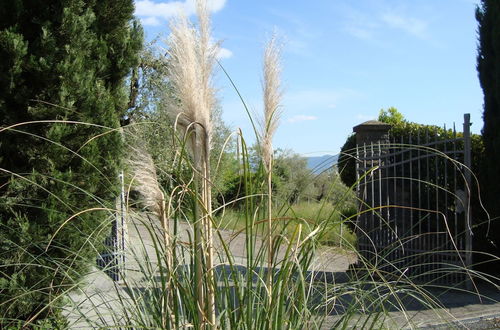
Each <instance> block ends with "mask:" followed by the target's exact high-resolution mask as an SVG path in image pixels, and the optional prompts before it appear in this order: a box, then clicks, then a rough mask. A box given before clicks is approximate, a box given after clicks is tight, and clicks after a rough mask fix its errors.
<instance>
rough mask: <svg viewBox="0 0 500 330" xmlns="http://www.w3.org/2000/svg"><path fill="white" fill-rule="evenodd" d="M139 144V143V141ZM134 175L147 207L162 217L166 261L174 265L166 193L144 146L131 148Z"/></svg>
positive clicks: (131, 165) (169, 264) (129, 163)
mask: <svg viewBox="0 0 500 330" xmlns="http://www.w3.org/2000/svg"><path fill="white" fill-rule="evenodd" d="M137 144H139V143H137ZM126 162H127V165H128V167H129V168H130V170H131V172H132V175H133V182H132V184H133V186H134V187H135V189H136V190H137V191H138V192H139V194H140V196H141V201H142V203H143V204H144V206H145V207H147V208H148V209H149V210H151V211H152V212H153V213H155V214H156V216H157V217H158V218H159V219H160V221H161V224H162V227H163V240H164V243H165V261H166V262H167V265H168V266H169V267H171V266H172V246H171V243H170V228H169V222H168V219H167V215H166V211H167V210H166V209H165V195H164V193H163V191H162V190H161V188H160V185H159V183H158V177H157V175H156V167H155V164H154V162H153V159H152V158H151V155H150V154H149V153H148V152H147V151H146V150H145V149H143V148H141V147H138V146H134V147H132V148H131V151H130V153H129V157H128V159H127V160H126Z"/></svg>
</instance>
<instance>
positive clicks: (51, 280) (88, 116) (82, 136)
mask: <svg viewBox="0 0 500 330" xmlns="http://www.w3.org/2000/svg"><path fill="white" fill-rule="evenodd" d="M2 6H3V8H2V9H3V10H2V12H1V14H0V45H1V46H0V58H2V61H1V63H0V127H2V128H7V129H5V130H2V131H0V135H1V141H2V142H1V144H0V154H1V155H4V157H2V158H1V160H0V169H1V173H0V195H1V198H2V203H1V205H0V241H1V242H2V244H0V265H8V266H2V269H1V270H0V283H1V287H0V301H1V302H3V303H2V304H0V318H2V319H7V318H17V319H21V320H27V319H30V318H33V320H36V319H43V318H44V317H45V316H47V315H50V314H54V313H55V311H54V310H55V309H54V308H55V307H56V306H55V305H54V304H52V302H50V301H51V298H50V297H51V296H52V295H57V293H58V292H61V291H63V290H65V286H69V285H72V284H73V283H75V282H76V281H78V279H79V278H78V276H76V275H74V274H78V273H79V270H81V269H83V268H85V267H86V265H87V264H88V263H89V262H90V263H93V260H95V247H92V246H91V245H92V244H94V243H95V244H99V242H100V241H102V238H103V235H104V234H106V230H105V228H106V226H105V223H106V222H107V221H108V220H109V216H110V212H106V211H103V210H100V211H98V210H96V211H93V212H84V213H81V214H79V215H78V216H76V217H75V218H72V219H71V220H70V221H68V222H67V223H65V221H66V220H68V219H69V218H70V216H72V215H75V214H77V213H78V212H81V211H83V210H86V209H90V208H114V199H115V197H116V192H117V174H118V168H119V166H120V158H121V153H122V151H121V150H122V149H121V146H122V141H121V136H120V134H119V132H118V131H117V130H116V128H118V127H119V120H120V118H121V116H123V115H124V113H125V110H126V106H127V99H126V97H125V96H126V93H125V89H124V88H123V87H124V85H123V83H124V79H125V77H126V75H127V74H128V72H129V70H130V68H131V66H132V65H133V64H134V63H135V62H136V61H137V52H138V50H139V49H140V47H141V43H142V31H141V29H140V27H139V26H138V25H137V24H136V23H134V22H132V18H133V16H132V15H133V10H134V9H133V3H132V1H130V0H120V1H87V2H84V1H77V0H72V1H55V2H54V1H52V2H50V3H45V2H37V1H29V2H26V1H9V2H7V4H3V5H2ZM55 120H59V121H64V122H51V123H47V122H45V123H30V124H25V125H21V126H18V127H16V128H8V127H9V126H10V125H15V124H18V123H23V122H29V121H55ZM71 121H72V122H84V123H85V124H75V123H71ZM63 224H64V225H63ZM56 232H57V235H56V236H55V237H54V236H53V235H54V233H56ZM51 240H52V241H51ZM49 242H50V244H49ZM91 243H92V244H91ZM75 253H77V256H78V257H76V255H75ZM69 266H71V269H72V270H73V271H74V272H73V273H71V274H69V273H65V271H67V268H68V267H69ZM6 283H9V284H8V285H6ZM26 291H28V292H31V293H30V294H27V295H25V296H23V294H24V292H26ZM13 297H22V298H21V299H15V300H14V303H12V304H9V303H4V302H8V301H10V299H12V298H13ZM33 320H32V321H33Z"/></svg>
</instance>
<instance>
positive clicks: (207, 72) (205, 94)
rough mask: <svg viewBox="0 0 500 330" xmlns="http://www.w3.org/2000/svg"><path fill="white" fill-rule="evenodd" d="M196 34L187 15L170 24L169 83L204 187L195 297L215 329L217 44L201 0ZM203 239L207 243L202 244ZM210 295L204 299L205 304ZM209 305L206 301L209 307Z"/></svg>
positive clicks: (198, 226) (197, 230) (197, 227)
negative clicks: (212, 117)
mask: <svg viewBox="0 0 500 330" xmlns="http://www.w3.org/2000/svg"><path fill="white" fill-rule="evenodd" d="M196 5H197V14H198V29H196V28H195V27H194V26H193V25H192V24H191V23H190V22H189V20H188V19H187V17H186V16H185V15H179V16H178V17H177V18H176V19H175V20H174V21H173V22H172V24H171V25H170V29H171V35H170V39H169V40H168V46H169V50H168V54H169V56H170V62H169V78H170V81H171V83H172V85H173V87H174V91H175V93H176V97H177V98H178V99H179V101H180V106H179V107H178V108H177V109H175V111H174V113H173V115H174V116H178V115H179V114H181V116H180V117H183V120H181V121H179V123H180V124H181V125H182V126H184V128H185V129H186V130H188V131H189V130H191V137H192V139H191V147H192V153H193V160H194V167H195V172H196V173H197V176H198V179H197V181H199V182H200V183H201V187H200V192H201V199H202V204H203V205H201V207H200V209H201V211H202V212H201V213H202V216H201V224H200V221H199V220H198V219H197V220H196V221H195V224H194V225H195V239H196V238H197V237H198V239H197V242H195V244H196V246H197V251H198V252H197V262H196V263H197V272H196V273H197V274H201V273H202V271H203V273H204V274H205V275H206V276H205V279H206V281H205V282H206V283H207V284H206V286H205V290H204V289H203V283H202V278H201V277H199V278H198V279H197V292H198V304H199V308H200V310H199V315H200V318H203V319H206V321H207V323H208V324H209V325H210V326H215V298H214V295H215V293H214V287H213V284H214V281H213V278H214V276H213V234H212V224H211V217H212V205H211V196H212V193H211V185H210V149H211V134H212V123H211V121H210V114H211V110H212V109H213V107H214V104H215V89H214V88H213V86H212V75H213V69H214V65H215V56H216V54H217V51H218V45H217V44H213V43H212V41H211V37H210V33H211V26H210V15H209V12H208V9H207V5H206V2H205V0H198V1H197V3H196ZM201 237H203V239H202V240H201ZM202 255H204V256H205V263H204V264H205V266H204V269H201V268H200V267H201V265H202V260H201V256H202ZM205 295H206V299H205ZM205 301H207V302H208V304H207V305H205Z"/></svg>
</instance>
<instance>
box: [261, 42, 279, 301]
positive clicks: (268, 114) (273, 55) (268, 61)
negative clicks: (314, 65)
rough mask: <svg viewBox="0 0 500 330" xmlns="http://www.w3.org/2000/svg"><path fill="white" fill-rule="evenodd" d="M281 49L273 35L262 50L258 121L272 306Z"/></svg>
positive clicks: (268, 280)
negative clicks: (260, 114)
mask: <svg viewBox="0 0 500 330" xmlns="http://www.w3.org/2000/svg"><path fill="white" fill-rule="evenodd" d="M280 53H281V48H280V46H279V45H278V41H277V38H276V36H275V35H273V36H272V37H271V39H270V40H269V42H268V44H267V46H266V48H265V50H264V65H263V75H264V77H263V96H264V116H263V119H262V120H261V123H260V124H261V125H260V126H261V133H260V142H261V146H260V148H261V153H262V161H263V163H264V166H265V168H266V171H267V196H268V199H267V217H268V219H267V250H268V251H267V258H268V260H267V265H268V272H267V280H266V284H267V287H268V294H269V305H270V306H271V305H272V273H273V272H272V265H273V258H274V255H273V254H274V253H273V234H272V184H271V178H272V167H273V145H272V140H273V136H274V134H275V133H276V130H277V129H278V125H279V120H280V117H281V114H282V108H281V98H282V94H283V92H282V88H281V79H280V74H281V64H280Z"/></svg>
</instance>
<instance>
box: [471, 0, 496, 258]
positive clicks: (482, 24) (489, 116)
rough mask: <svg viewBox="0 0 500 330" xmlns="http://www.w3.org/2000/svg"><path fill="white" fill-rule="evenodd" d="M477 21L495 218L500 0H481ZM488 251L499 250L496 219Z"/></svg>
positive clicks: (485, 182) (487, 175) (488, 190)
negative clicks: (490, 247)
mask: <svg viewBox="0 0 500 330" xmlns="http://www.w3.org/2000/svg"><path fill="white" fill-rule="evenodd" d="M476 19H477V22H478V25H479V26H478V34H479V44H478V55H477V71H478V75H479V82H480V83H481V87H482V89H483V94H484V110H483V120H484V126H483V130H482V135H483V141H484V149H485V154H484V170H483V171H481V173H479V174H480V178H481V185H482V186H481V188H482V191H483V192H484V195H485V196H486V201H487V208H488V211H489V212H490V215H491V216H492V217H493V218H496V217H498V216H500V204H499V203H498V198H499V196H500V172H499V171H498V166H499V164H500V1H498V0H482V1H481V4H480V6H479V7H478V8H477V10H476ZM488 227H489V228H488V236H489V238H488V241H491V243H492V244H491V246H492V249H490V250H489V251H488V252H493V253H495V254H497V255H499V254H500V224H499V221H498V220H493V221H492V222H491V224H490V226H488Z"/></svg>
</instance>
